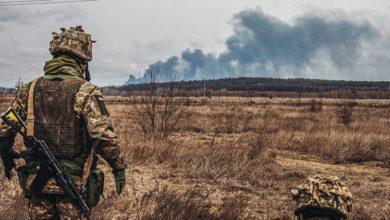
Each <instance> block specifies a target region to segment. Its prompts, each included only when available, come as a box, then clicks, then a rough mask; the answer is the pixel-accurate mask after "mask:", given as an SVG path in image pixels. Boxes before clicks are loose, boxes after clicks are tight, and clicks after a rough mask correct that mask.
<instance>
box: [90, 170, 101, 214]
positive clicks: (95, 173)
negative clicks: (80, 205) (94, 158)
mask: <svg viewBox="0 0 390 220" xmlns="http://www.w3.org/2000/svg"><path fill="white" fill-rule="evenodd" d="M103 188H104V173H103V172H102V171H101V170H100V169H98V168H95V169H93V170H91V174H90V176H89V179H88V182H87V191H86V194H87V203H88V205H89V206H90V207H93V206H95V205H96V204H97V203H98V202H99V199H100V196H101V195H102V194H103Z"/></svg>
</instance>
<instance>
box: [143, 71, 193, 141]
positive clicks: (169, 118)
mask: <svg viewBox="0 0 390 220" xmlns="http://www.w3.org/2000/svg"><path fill="white" fill-rule="evenodd" d="M158 74H159V69H158V67H156V66H154V67H152V68H151V69H150V70H149V77H150V78H149V79H147V80H148V81H149V80H150V81H149V82H148V83H146V89H145V91H144V94H143V95H141V96H140V97H136V99H138V100H136V101H135V102H136V103H138V105H136V112H137V114H138V117H137V124H138V125H139V126H140V127H141V129H142V131H143V133H144V135H145V136H148V135H151V136H153V137H157V138H161V139H165V138H167V137H168V136H169V135H170V134H172V132H174V131H175V130H176V129H177V128H178V126H179V125H180V123H182V122H184V120H186V119H188V118H189V117H190V113H189V111H188V107H189V104H190V103H189V99H188V98H180V97H176V96H175V92H176V91H175V89H174V83H173V81H171V83H170V84H169V86H168V87H162V86H159V84H158V83H157V79H158Z"/></svg>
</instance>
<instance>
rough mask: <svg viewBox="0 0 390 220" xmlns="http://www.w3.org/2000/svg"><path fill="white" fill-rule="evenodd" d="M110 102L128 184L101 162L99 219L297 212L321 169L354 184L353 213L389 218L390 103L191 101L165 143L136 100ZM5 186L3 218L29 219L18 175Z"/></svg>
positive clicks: (257, 216) (287, 216)
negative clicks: (120, 187) (297, 198)
mask: <svg viewBox="0 0 390 220" xmlns="http://www.w3.org/2000/svg"><path fill="white" fill-rule="evenodd" d="M107 103H108V109H109V111H110V113H111V116H112V118H113V123H114V126H115V128H116V131H117V133H118V135H119V138H120V143H121V147H122V150H123V152H124V155H125V159H126V162H127V163H128V164H129V169H128V173H127V174H128V176H127V187H126V189H125V191H124V193H123V194H121V195H120V196H118V195H116V193H115V190H114V182H113V177H112V175H110V170H109V168H108V166H107V165H106V164H105V163H103V162H102V163H101V164H100V166H101V167H102V168H103V169H104V170H106V171H107V172H106V186H105V192H104V196H103V198H102V199H101V201H100V203H99V205H98V207H96V208H95V210H94V213H93V217H94V219H292V218H293V215H292V212H293V209H294V206H295V204H294V202H293V201H292V199H291V196H290V190H291V189H292V188H293V187H294V186H297V185H299V184H301V183H304V181H305V179H306V178H307V177H308V176H312V175H316V174H320V175H325V176H329V175H336V176H338V177H340V178H341V180H342V181H344V182H345V183H346V185H347V186H348V187H349V189H350V190H351V191H352V193H353V197H354V201H355V203H354V210H353V212H352V213H351V219H390V147H389V146H390V108H389V107H390V100H357V101H356V103H353V104H350V103H351V102H350V101H345V100H335V99H325V100H323V101H322V107H318V104H315V106H314V107H315V108H314V109H310V107H312V106H311V105H314V104H311V103H312V100H310V99H283V98H274V99H269V98H252V99H250V100H249V99H248V98H238V97H237V98H236V97H229V98H227V97H217V98H211V99H208V100H202V99H201V98H190V99H189V100H187V102H186V106H187V109H186V111H187V112H186V114H184V116H183V117H184V118H182V119H184V120H180V121H179V122H178V123H177V126H175V129H173V131H172V133H170V135H169V136H168V137H167V138H166V139H164V140H162V139H161V138H158V137H156V136H150V135H145V134H144V133H143V132H142V129H141V127H140V126H139V121H140V118H139V117H140V116H139V111H140V108H139V105H140V104H139V102H138V101H137V99H136V98H132V97H130V98H129V97H119V96H118V97H108V98H107ZM7 104H9V99H7V101H6V102H5V103H3V104H2V110H4V109H5V108H6V105H7ZM340 106H341V107H340ZM343 106H344V107H345V106H353V107H350V109H349V107H345V108H343ZM317 107H318V108H317ZM345 111H347V112H345ZM348 111H350V112H348ZM345 114H346V115H347V116H348V117H349V121H347V122H345V124H344V123H342V121H343V117H342V116H343V115H344V116H345ZM17 145H18V146H17V147H20V146H21V142H20V140H19V141H18V142H17ZM0 169H2V168H0ZM1 172H2V170H1ZM0 183H1V184H0V191H1V194H0V219H15V218H16V219H24V218H25V217H26V216H27V210H26V204H27V203H26V201H25V200H24V199H23V198H22V197H21V195H20V193H21V192H20V189H19V188H18V184H17V179H16V178H14V179H13V181H11V182H7V181H6V180H5V179H4V177H1V179H0Z"/></svg>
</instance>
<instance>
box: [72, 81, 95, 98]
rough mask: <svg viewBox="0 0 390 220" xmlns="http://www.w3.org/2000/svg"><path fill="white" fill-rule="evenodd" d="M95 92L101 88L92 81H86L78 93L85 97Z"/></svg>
mask: <svg viewBox="0 0 390 220" xmlns="http://www.w3.org/2000/svg"><path fill="white" fill-rule="evenodd" d="M94 90H99V87H98V86H97V85H95V84H93V83H91V82H90V81H84V82H83V83H82V84H81V86H80V89H79V91H78V92H77V93H78V94H79V95H84V94H85V93H87V94H90V93H91V92H93V91H94Z"/></svg>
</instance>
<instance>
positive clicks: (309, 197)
mask: <svg viewBox="0 0 390 220" xmlns="http://www.w3.org/2000/svg"><path fill="white" fill-rule="evenodd" d="M291 193H292V195H293V199H294V200H295V201H296V202H297V205H298V207H297V209H296V210H295V214H296V215H297V216H298V217H299V218H300V219H310V218H315V219H318V218H321V219H346V218H347V216H348V213H349V212H350V211H351V209H352V193H351V192H350V191H349V190H348V189H347V188H346V187H345V185H344V184H343V183H342V182H341V181H340V179H339V178H338V177H335V176H331V177H320V176H315V177H310V178H308V183H307V184H303V185H300V186H298V187H297V188H296V189H293V190H292V191H291Z"/></svg>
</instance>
